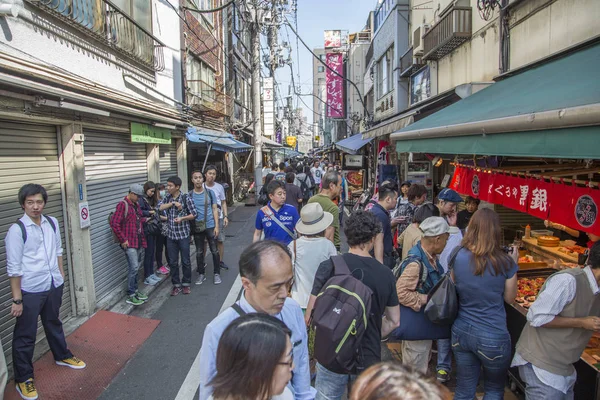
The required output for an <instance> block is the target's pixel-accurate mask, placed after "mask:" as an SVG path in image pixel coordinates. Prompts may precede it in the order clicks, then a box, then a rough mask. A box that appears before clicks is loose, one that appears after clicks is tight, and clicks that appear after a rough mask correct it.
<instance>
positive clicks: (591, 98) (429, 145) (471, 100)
mask: <svg viewBox="0 0 600 400" xmlns="http://www.w3.org/2000/svg"><path fill="white" fill-rule="evenodd" d="M599 65H600V44H595V45H590V46H588V47H585V48H583V49H581V50H579V51H577V52H574V53H571V54H567V55H564V56H562V57H560V58H556V59H553V60H550V61H548V62H546V63H544V64H541V65H539V66H535V67H530V68H528V69H524V71H522V72H518V71H516V72H515V75H512V76H509V77H505V78H504V79H502V80H500V81H498V82H497V83H494V84H493V85H491V86H489V87H487V88H485V89H483V90H481V91H479V92H477V93H475V94H473V95H471V96H469V97H466V98H464V99H463V100H460V101H459V102H457V103H454V104H452V105H450V106H448V107H446V108H444V109H442V110H440V111H438V112H436V113H434V114H432V115H430V116H428V117H426V118H423V119H422V120H420V121H418V122H415V123H414V124H412V125H409V126H408V127H406V128H404V129H401V130H399V131H398V132H395V133H394V134H392V136H391V137H392V140H395V141H396V149H397V151H398V152H422V153H442V154H481V155H500V156H536V157H556V158H591V159H600V146H598V145H597V142H598V139H600V123H598V121H600V118H598V113H595V114H593V113H590V112H589V111H588V114H587V116H588V117H589V115H591V114H593V115H596V117H594V116H593V115H592V118H591V120H590V119H586V120H585V122H583V123H581V121H582V120H578V119H577V118H573V115H575V114H573V113H571V114H569V112H570V111H571V110H576V109H578V110H579V109H581V108H582V107H591V108H590V110H592V109H593V110H597V109H598V106H600V75H599V73H598V71H599V70H598V68H599V67H598V66H599ZM593 107H595V108H593ZM553 110H565V111H566V115H567V116H568V117H570V118H571V119H570V120H569V121H573V123H564V121H566V120H563V123H562V125H561V121H560V118H558V115H559V113H556V112H553ZM594 112H595V111H594ZM554 115H555V116H556V117H553V116H554ZM542 116H550V119H552V118H553V119H552V120H551V121H550V123H549V124H548V125H543V126H540V125H541V122H542V121H543V119H542ZM544 121H545V120H544ZM590 121H591V122H590ZM580 125H587V126H580ZM578 126H579V127H578ZM492 127H493V129H492ZM488 128H490V129H488ZM483 132H486V133H485V134H484V133H483Z"/></svg>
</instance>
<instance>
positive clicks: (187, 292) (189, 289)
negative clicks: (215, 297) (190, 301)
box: [183, 286, 192, 294]
mask: <svg viewBox="0 0 600 400" xmlns="http://www.w3.org/2000/svg"><path fill="white" fill-rule="evenodd" d="M190 293H192V288H191V287H189V286H184V287H183V294H190Z"/></svg>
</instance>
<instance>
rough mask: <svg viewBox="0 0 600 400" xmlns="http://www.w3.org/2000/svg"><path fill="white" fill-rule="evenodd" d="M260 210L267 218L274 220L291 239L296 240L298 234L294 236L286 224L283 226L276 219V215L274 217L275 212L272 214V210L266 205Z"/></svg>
mask: <svg viewBox="0 0 600 400" xmlns="http://www.w3.org/2000/svg"><path fill="white" fill-rule="evenodd" d="M260 210H261V211H262V212H263V213H264V214H265V215H266V216H267V218H269V219H270V220H271V221H273V222H275V223H276V224H277V225H278V226H279V227H280V228H281V229H283V230H284V231H285V233H287V234H288V235H290V237H291V238H292V240H296V239H297V238H298V236H296V234H294V233H293V232H292V231H290V230H289V229H288V228H287V226H285V225H284V224H283V223H282V222H281V221H280V220H279V219H277V217H275V214H273V212H272V211H271V209H270V208H269V206H268V205H266V206H264V207H263V208H261V209H260Z"/></svg>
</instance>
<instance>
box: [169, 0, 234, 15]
mask: <svg viewBox="0 0 600 400" xmlns="http://www.w3.org/2000/svg"><path fill="white" fill-rule="evenodd" d="M189 1H190V2H191V3H192V5H193V6H194V8H192V7H186V6H181V8H183V9H186V10H192V11H195V12H199V13H201V14H210V13H215V12H219V11H221V10H223V9H225V8H227V7H229V6H230V5H232V4H233V3H234V0H231V1H230V2H229V3H227V4H223V5H222V6H220V7H217V8H210V9H207V10H200V9H199V8H198V6H196V4H195V3H194V2H193V0H189Z"/></svg>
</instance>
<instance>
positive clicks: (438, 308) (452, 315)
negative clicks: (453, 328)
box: [425, 246, 463, 325]
mask: <svg viewBox="0 0 600 400" xmlns="http://www.w3.org/2000/svg"><path fill="white" fill-rule="evenodd" d="M462 248H463V247H462V246H456V247H455V248H454V250H452V253H450V257H449V260H448V272H446V274H445V275H444V276H443V277H442V279H440V280H439V282H438V283H436V285H435V286H434V287H433V289H431V291H430V292H429V295H428V296H427V304H426V305H425V315H426V316H427V318H428V319H429V320H430V321H431V322H433V323H434V324H438V325H451V324H452V323H453V322H454V320H455V319H456V316H457V315H458V296H457V295H456V285H455V284H454V281H453V280H452V269H453V268H454V261H455V260H456V255H457V254H458V252H459V251H460V250H461V249H462Z"/></svg>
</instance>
